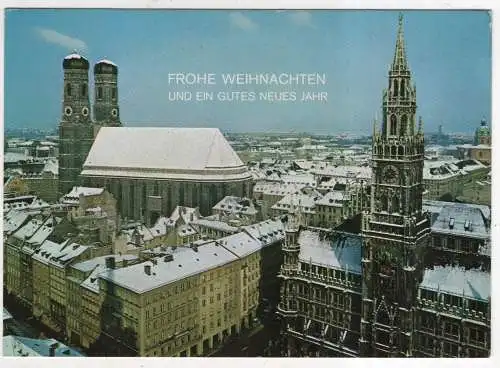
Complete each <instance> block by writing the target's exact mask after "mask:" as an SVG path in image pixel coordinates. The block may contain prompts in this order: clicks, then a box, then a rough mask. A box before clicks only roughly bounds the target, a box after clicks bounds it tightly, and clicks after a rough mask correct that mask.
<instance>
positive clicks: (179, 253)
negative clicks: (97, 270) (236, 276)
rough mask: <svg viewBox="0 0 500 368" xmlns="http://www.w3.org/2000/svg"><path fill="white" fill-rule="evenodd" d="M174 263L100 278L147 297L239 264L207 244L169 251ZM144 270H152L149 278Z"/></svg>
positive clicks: (148, 263)
mask: <svg viewBox="0 0 500 368" xmlns="http://www.w3.org/2000/svg"><path fill="white" fill-rule="evenodd" d="M169 253H171V254H173V260H172V261H169V262H165V261H164V258H163V257H159V258H156V259H154V261H155V262H156V264H154V262H153V261H146V262H143V263H139V264H135V265H132V266H128V267H125V268H120V269H114V270H106V271H105V272H103V273H101V274H99V278H101V279H105V280H108V281H109V282H112V283H115V284H117V285H120V286H121V287H123V288H125V289H129V290H132V291H134V292H136V293H145V292H148V291H150V290H153V289H156V288H159V287H161V286H164V285H167V284H170V283H173V282H176V281H178V280H182V279H184V278H187V277H190V276H194V275H196V274H199V273H200V272H204V271H208V270H210V269H213V268H216V267H219V266H222V265H224V264H227V263H230V262H234V261H236V260H238V257H237V256H236V255H234V254H233V253H231V252H230V251H228V250H227V249H225V248H224V247H221V246H217V245H215V243H208V244H204V245H202V246H199V247H198V248H197V251H195V250H193V249H191V248H189V247H178V248H176V249H175V250H170V252H169ZM145 266H151V272H150V274H149V275H148V274H146V272H145Z"/></svg>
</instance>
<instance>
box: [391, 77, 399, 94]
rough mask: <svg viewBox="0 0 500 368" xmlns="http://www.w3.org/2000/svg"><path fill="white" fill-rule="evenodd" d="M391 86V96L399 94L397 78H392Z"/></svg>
mask: <svg viewBox="0 0 500 368" xmlns="http://www.w3.org/2000/svg"><path fill="white" fill-rule="evenodd" d="M392 87H393V96H394V97H397V96H398V94H399V88H398V87H399V83H398V80H397V79H394V80H393V82H392Z"/></svg>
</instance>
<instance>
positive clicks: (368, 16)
mask: <svg viewBox="0 0 500 368" xmlns="http://www.w3.org/2000/svg"><path fill="white" fill-rule="evenodd" d="M398 13H399V12H398V11H392V10H374V11H365V10H363V11H355V10H310V11H304V10H302V11H274V10H270V11H267V10H259V11H253V10H248V11H247V10H234V11H232V10H146V9H143V10H110V9H99V10H96V9H58V10H57V11H56V10H48V9H23V10H18V9H16V10H9V9H7V11H6V13H5V32H6V33H5V89H4V92H5V115H4V122H5V128H15V127H16V126H27V127H32V128H40V129H44V128H48V129H50V126H52V125H56V126H57V125H58V123H59V121H60V118H61V111H62V106H61V99H62V78H63V71H62V66H61V63H62V60H63V58H64V56H66V55H67V54H68V53H71V52H73V50H74V49H79V50H81V51H82V53H83V54H84V55H85V56H86V57H87V58H88V59H89V62H90V63H91V65H93V64H94V63H95V62H97V61H98V60H100V59H102V58H107V59H111V60H113V61H114V62H116V63H117V65H118V67H119V77H118V83H119V103H120V110H121V112H120V115H121V118H122V121H123V122H125V124H127V122H136V123H138V122H140V121H153V122H161V121H183V122H184V124H183V126H186V127H187V126H190V127H203V126H212V127H218V128H219V129H221V130H231V131H234V132H244V131H248V130H249V127H251V129H250V130H251V131H259V132H260V131H276V132H279V131H302V130H303V129H304V125H305V124H307V130H308V131H310V132H312V133H313V134H339V133H340V132H341V131H343V130H344V129H345V128H346V127H349V131H352V132H362V133H363V134H370V132H371V130H372V121H373V119H374V118H375V117H376V116H377V115H378V117H379V118H380V117H381V107H380V106H381V101H382V94H383V89H384V87H386V85H387V80H388V66H389V64H390V63H391V62H392V58H393V53H394V47H395V41H396V31H397V22H398ZM403 14H404V34H405V40H406V46H407V55H408V61H409V65H410V69H411V72H412V78H413V82H414V83H415V84H416V86H417V104H418V106H419V108H418V110H417V115H421V116H422V117H423V121H424V129H425V130H429V131H437V129H438V126H439V125H442V126H443V129H444V130H445V131H446V130H449V129H447V126H449V127H453V130H458V131H468V132H471V133H472V132H473V131H474V129H475V128H476V127H477V126H478V125H479V122H480V120H481V119H483V118H486V120H487V121H488V122H489V124H490V125H491V104H492V101H491V69H492V67H491V66H492V61H491V30H490V21H491V19H490V14H489V12H488V11H476V10H452V11H443V10H436V11H434V10H425V11H416V10H406V11H404V12H403ZM89 24H94V25H95V26H94V27H89V26H88V25H89ZM130 25H134V27H130ZM291 40H293V41H291ZM26 49H29V50H30V55H33V54H35V55H37V57H36V58H27V57H26ZM132 50H133V52H131V51H132ZM367 61H369V62H367ZM89 72H90V73H89V81H90V88H93V86H92V84H93V83H92V80H93V76H92V67H91V70H90V71H89ZM173 73H174V74H175V73H198V74H202V73H213V74H214V75H215V76H216V77H217V76H220V75H222V74H224V73H311V74H312V73H316V74H318V75H320V76H321V77H322V78H321V79H320V80H319V83H312V84H313V85H311V83H309V85H306V86H304V85H299V86H290V85H285V86H268V90H272V92H285V93H289V92H290V90H292V89H293V90H294V91H292V92H295V90H296V92H297V94H301V93H303V92H311V91H312V92H320V91H322V92H325V93H327V94H328V99H327V101H319V102H306V103H299V102H286V101H280V102H274V103H270V102H269V101H265V102H264V101H260V100H259V101H257V102H242V101H238V102H234V101H233V102H228V101H227V100H226V101H225V102H221V101H220V100H217V101H205V102H197V103H194V102H193V101H191V102H188V101H183V102H180V101H171V100H170V93H171V92H172V93H174V92H186V91H193V92H194V89H193V88H194V87H190V86H181V87H179V86H178V85H173V84H169V83H170V82H171V81H175V80H176V79H174V78H170V75H171V74H173ZM313 82H314V81H313ZM316 82H317V81H316ZM316 84H318V85H316ZM202 87H203V88H201V89H202V90H203V92H212V91H215V92H216V91H217V89H220V88H222V87H223V88H225V89H224V91H228V92H229V91H234V90H235V89H236V90H237V89H247V90H248V89H255V90H256V91H257V90H262V89H263V88H264V87H262V86H243V87H245V88H243V87H242V86H229V87H228V86H225V85H223V84H222V82H221V83H220V84H219V85H217V86H206V85H203V86H202ZM264 90H265V88H264ZM236 92H238V91H236ZM27 106H29V108H27ZM41 121H46V122H47V121H53V123H51V124H48V125H47V126H44V125H42V123H40V122H41ZM144 124H151V123H144ZM365 132H366V133H365Z"/></svg>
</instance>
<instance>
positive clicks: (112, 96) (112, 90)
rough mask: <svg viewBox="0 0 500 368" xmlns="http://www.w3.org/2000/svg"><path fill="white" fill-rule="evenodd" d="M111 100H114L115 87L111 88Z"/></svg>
mask: <svg viewBox="0 0 500 368" xmlns="http://www.w3.org/2000/svg"><path fill="white" fill-rule="evenodd" d="M111 98H112V99H113V100H114V99H116V87H113V88H112V89H111Z"/></svg>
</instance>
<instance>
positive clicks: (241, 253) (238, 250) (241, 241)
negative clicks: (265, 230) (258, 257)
mask: <svg viewBox="0 0 500 368" xmlns="http://www.w3.org/2000/svg"><path fill="white" fill-rule="evenodd" d="M217 242H218V243H219V244H220V245H222V246H223V247H224V248H226V249H227V250H229V251H231V252H232V253H234V254H236V255H237V256H238V257H241V258H242V257H246V256H247V255H249V254H252V253H255V252H257V251H259V250H260V249H261V248H262V243H261V242H260V241H258V240H256V239H254V238H253V237H251V236H250V235H249V234H247V233H244V232H241V233H237V234H234V235H229V236H226V237H225V238H221V239H219V240H217Z"/></svg>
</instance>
